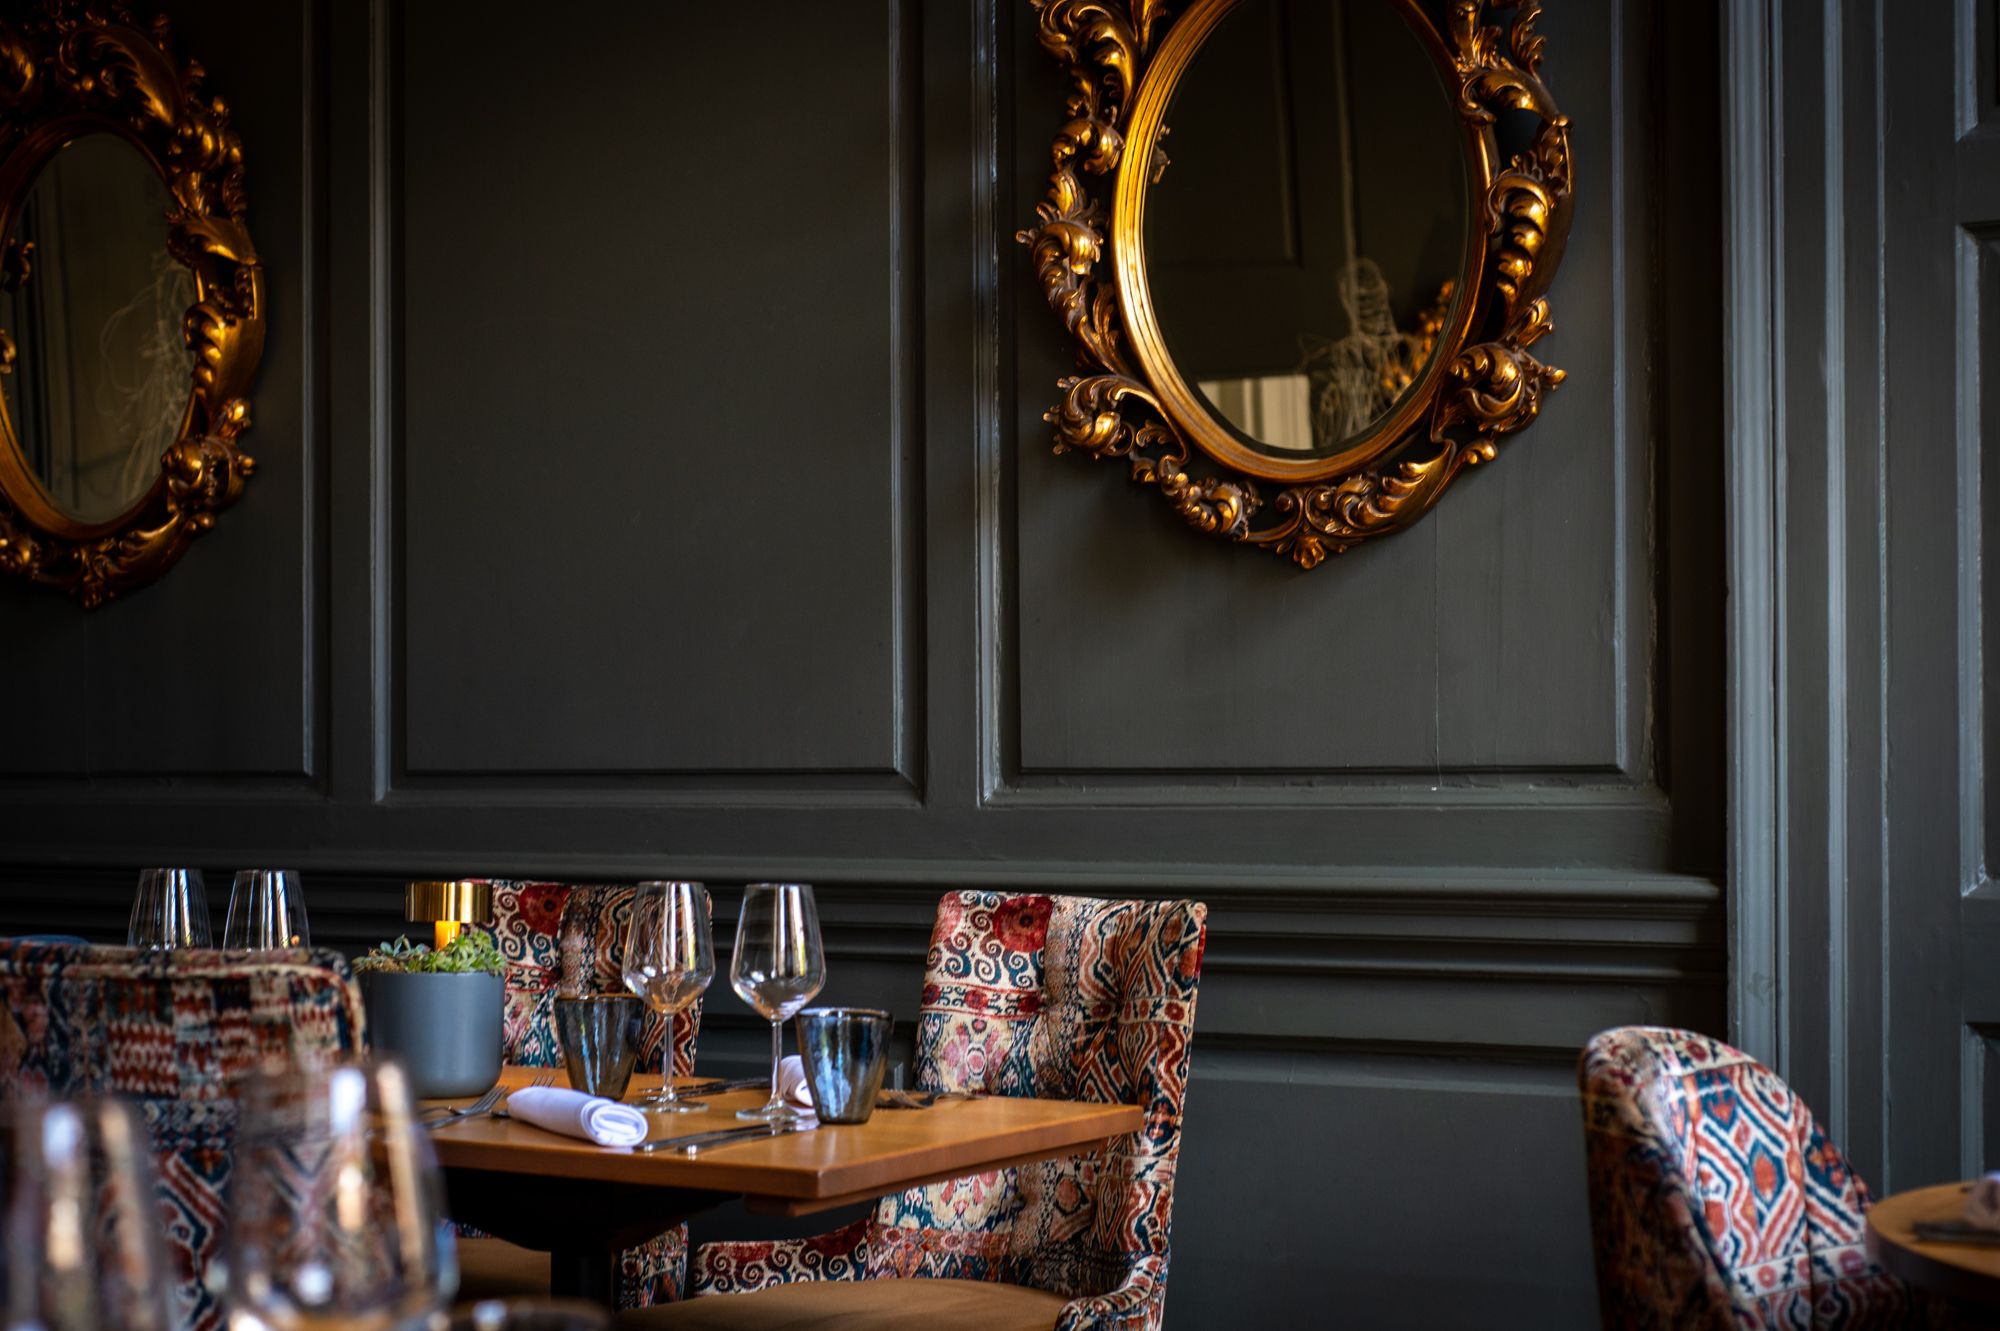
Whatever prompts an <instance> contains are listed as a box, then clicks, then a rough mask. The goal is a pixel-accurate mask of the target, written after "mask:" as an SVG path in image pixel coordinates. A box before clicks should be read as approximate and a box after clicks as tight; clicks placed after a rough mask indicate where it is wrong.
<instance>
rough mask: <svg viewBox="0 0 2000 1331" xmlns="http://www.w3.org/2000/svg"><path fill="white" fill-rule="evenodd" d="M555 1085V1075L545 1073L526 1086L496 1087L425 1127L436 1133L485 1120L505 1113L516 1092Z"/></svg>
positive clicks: (431, 1121) (426, 1124) (433, 1120)
mask: <svg viewBox="0 0 2000 1331" xmlns="http://www.w3.org/2000/svg"><path fill="white" fill-rule="evenodd" d="M555 1084H556V1077H555V1074H554V1073H553V1072H544V1073H540V1074H539V1075H537V1076H536V1077H535V1079H534V1080H533V1081H531V1082H529V1083H528V1084H527V1085H526V1086H511V1087H500V1086H496V1087H494V1088H493V1089H492V1090H490V1091H488V1092H487V1093H486V1094H484V1095H482V1096H480V1097H479V1098H478V1099H477V1100H474V1101H473V1102H472V1103H471V1104H469V1105H467V1106H466V1107H465V1108H464V1109H455V1110H453V1111H452V1112H451V1114H450V1116H449V1117H446V1118H442V1119H432V1120H430V1121H429V1122H427V1123H425V1124H424V1126H425V1127H427V1128H429V1129H430V1130H431V1131H433V1132H435V1131H437V1130H438V1129H439V1128H448V1127H450V1126H451V1125H452V1124H454V1123H463V1122H465V1121H466V1120H468V1119H474V1118H484V1117H485V1116H486V1115H488V1114H495V1115H497V1114H501V1113H504V1112H505V1111H504V1110H503V1109H502V1107H501V1106H502V1105H503V1103H504V1097H506V1096H509V1095H512V1094H513V1093H514V1092H515V1091H527V1090H539V1089H541V1088H542V1087H544V1086H553V1085H555ZM510 1117H511V1115H510Z"/></svg>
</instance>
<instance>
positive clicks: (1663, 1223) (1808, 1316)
mask: <svg viewBox="0 0 2000 1331" xmlns="http://www.w3.org/2000/svg"><path fill="white" fill-rule="evenodd" d="M1577 1081H1578V1085H1579V1089H1580V1090H1581V1091H1582V1094H1583V1115H1584V1141H1585V1147H1586V1152H1587V1162H1588V1168H1589V1176H1590V1220H1591V1234H1592V1238H1593V1240H1594V1242H1595V1245H1596V1249H1597V1289H1598V1300H1599V1303H1600V1305H1601V1307H1602V1309H1603V1315H1604V1325H1605V1326H1606V1327H1617V1328H1621V1329H1622V1328H1634V1329H1635V1331H1668V1329H1672V1331H1881V1329H1884V1328H1928V1327H1933V1326H1935V1327H1943V1326H1946V1325H1949V1321H1948V1318H1947V1317H1946V1315H1945V1314H1944V1311H1943V1310H1942V1309H1941V1308H1937V1307H1935V1306H1934V1305H1933V1304H1932V1302H1931V1301H1930V1300H1929V1299H1927V1298H1925V1297H1924V1296H1922V1295H1921V1294H1920V1293H1918V1292H1917V1291H1913V1290H1911V1289H1910V1288H1909V1287H1908V1286H1906V1285H1904V1284H1903V1283H1902V1282H1901V1281H1899V1280H1897V1279H1896V1278H1895V1277H1894V1276H1891V1275H1889V1274H1888V1273H1887V1272H1885V1271H1883V1270H1882V1269H1881V1268H1880V1267H1878V1266H1876V1265H1875V1264H1874V1263H1873V1262H1871V1261H1870V1260H1869V1259H1868V1255H1867V1253H1866V1252H1865V1251H1864V1250H1863V1248H1862V1224H1863V1220H1862V1218H1863V1216H1864V1214H1865V1213H1866V1212H1867V1210H1868V1189H1867V1187H1866V1185H1865V1184H1863V1183H1862V1181H1861V1180H1860V1179H1859V1178H1858V1177H1856V1176H1855V1174H1854V1173H1853V1171H1852V1170H1850V1169H1849V1168H1848V1165H1847V1160H1846V1158H1845V1157H1844V1156H1842V1155H1841V1153H1840V1152H1839V1151H1838V1150H1837V1149H1835V1147H1834V1146H1833V1144H1832V1143H1831V1142H1829V1141H1827V1139H1826V1136H1825V1134H1823V1133H1822V1132H1821V1131H1820V1128H1819V1124H1818V1123H1817V1122H1815V1121H1814V1119H1813V1116H1812V1112H1811V1111H1810V1110H1808V1109H1807V1108H1806V1106H1805V1104H1804V1103H1803V1102H1802V1101H1800V1099H1799V1098H1798V1097H1797V1096H1796V1095H1794V1094H1793V1093H1792V1090H1791V1088H1790V1087H1788V1086H1786V1085H1785V1083H1784V1082H1783V1081H1781V1080H1780V1079H1779V1078H1778V1077H1777V1075H1776V1074H1775V1073H1773V1072H1771V1071H1770V1070H1768V1069H1767V1068H1765V1067H1763V1066H1762V1065H1761V1064H1759V1063H1757V1062H1756V1061H1755V1060H1754V1059H1752V1058H1750V1057H1749V1056H1748V1055H1747V1054H1744V1053H1742V1052H1740V1051H1738V1050H1736V1049H1732V1048H1730V1047H1729V1046H1728V1045H1726V1044H1723V1043H1722V1042H1720V1041H1718V1040H1712V1039H1710V1038H1709V1037H1707V1036H1705V1035H1696V1034H1694V1033H1693V1032H1691V1031H1679V1030H1669V1029H1666V1028H1663V1027H1649V1026H1634V1027H1624V1028H1620V1029H1617V1030H1610V1031H1605V1032H1603V1033H1602V1034H1600V1035H1598V1036H1596V1037H1595V1038H1593V1039H1592V1040H1591V1042H1590V1044H1589V1046H1588V1047H1587V1048H1586V1049H1585V1050H1584V1052H1583V1057H1582V1060H1581V1062H1580V1063H1579V1066H1578V1069H1577Z"/></svg>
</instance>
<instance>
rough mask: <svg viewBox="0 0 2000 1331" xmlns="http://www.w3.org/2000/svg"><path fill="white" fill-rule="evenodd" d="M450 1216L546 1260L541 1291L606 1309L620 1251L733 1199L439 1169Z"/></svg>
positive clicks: (632, 1186) (720, 1195)
mask: <svg viewBox="0 0 2000 1331" xmlns="http://www.w3.org/2000/svg"><path fill="white" fill-rule="evenodd" d="M444 1181H445V1190H446V1192H447V1193H448V1194H449V1199H450V1211H451V1217H452V1219H454V1220H458V1221H460V1222H462V1223H464V1224H468V1225H471V1226H472V1227H474V1228H475V1229H482V1230H485V1231H486V1232H487V1233H488V1234H492V1235H494V1236H496V1237H498V1238H503V1239H506V1240H507V1241H508V1242H510V1243H518V1244H520V1245H521V1246H522V1247H525V1248H533V1249H535V1250H536V1251H538V1252H546V1253H548V1254H549V1292H550V1293H551V1294H554V1295H556V1296H557V1297H561V1298H579V1299H588V1300H590V1301H591V1302H593V1303H598V1304H601V1305H603V1306H605V1307H610V1306H612V1304H613V1302H614V1301H615V1300H616V1298H617V1294H618V1260H619V1254H620V1253H622V1252H623V1251H624V1250H625V1249H627V1248H631V1247H636V1246H638V1245H639V1244H642V1243H644V1242H646V1241H647V1240H648V1239H651V1238H653V1237H654V1236H655V1235H658V1234H663V1233H665V1232H666V1231H668V1230H670V1229H672V1228H673V1227H674V1226H675V1225H677V1224H679V1223H680V1222H682V1221H683V1220H686V1219H687V1218H688V1217H689V1216H690V1215H693V1214H695V1213H696V1212H698V1211H703V1210H706V1209H708V1208H709V1207H711V1206H715V1205H717V1204H719V1203H721V1202H724V1201H727V1200H729V1199H730V1197H731V1196H733V1194H730V1193H713V1192H693V1191H689V1190H686V1189H682V1188H654V1187H645V1186H642V1185H637V1184H628V1183H606V1182H599V1181H595V1180H590V1179H574V1178H563V1177H554V1176H545V1175H522V1174H510V1173H505V1172H500V1171H488V1170H477V1169H451V1168H447V1169H445V1170H444Z"/></svg>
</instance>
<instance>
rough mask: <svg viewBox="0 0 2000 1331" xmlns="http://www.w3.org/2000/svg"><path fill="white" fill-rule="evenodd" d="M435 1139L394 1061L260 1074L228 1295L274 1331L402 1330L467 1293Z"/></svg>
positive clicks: (241, 1150)
mask: <svg viewBox="0 0 2000 1331" xmlns="http://www.w3.org/2000/svg"><path fill="white" fill-rule="evenodd" d="M442 1198H443V1188H442V1185H441V1183H440V1181H439V1177H438V1171H437V1164H436V1161H435V1158H434V1157H433V1156H432V1154H431V1145H430V1138H429V1136H428V1134H427V1133H426V1132H425V1130H424V1128H423V1127H422V1126H421V1125H420V1124H419V1122H418V1121H417V1118H416V1115H415V1112H414V1100H413V1097H412V1095H411V1091H410V1083H409V1079H408V1078H407V1077H406V1076H405V1075H404V1073H403V1070H402V1069H401V1068H400V1067H398V1066H397V1065H396V1064H394V1063H381V1064H376V1065H374V1066H372V1067H369V1066H359V1065H353V1064H348V1065H341V1066H335V1067H330V1068H318V1069H312V1070H308V1071H303V1072H291V1073H286V1074H283V1075H280V1076H276V1077H263V1078H257V1079H254V1080H253V1081H252V1082H251V1083H250V1084H249V1085H248V1086H247V1087H246V1088H245V1092H244V1096H243V1107H242V1121H241V1127H240V1128H239V1130H238V1133H237V1145H236V1168H235V1173H234V1176H233V1177H232V1179H231V1181H230V1208H229V1210H230V1215H229V1246H228V1267H229V1300H230V1305H231V1308H232V1310H234V1311H236V1312H241V1313H248V1314H249V1315H250V1316H251V1317H253V1318H255V1319H256V1321H258V1322H259V1323H261V1324H263V1325H264V1326H267V1327H270V1328H273V1331H391V1329H392V1328H396V1327H403V1326H407V1325H415V1324H420V1323H421V1322H422V1321H423V1320H424V1319H425V1318H428V1317H429V1316H430V1315H431V1314H433V1313H435V1312H437V1311H438V1310H439V1309H441V1308H443V1307H444V1306H445V1304H446V1303H447V1302H449V1301H450V1298H451V1296H452V1294H453V1293H454V1292H455V1291H456V1290H457V1288H458V1261H457V1249H456V1247H455V1245H454V1242H453V1239H452V1236H451V1231H450V1228H449V1225H448V1224H447V1222H446V1220H445V1217H444V1208H443V1205H442Z"/></svg>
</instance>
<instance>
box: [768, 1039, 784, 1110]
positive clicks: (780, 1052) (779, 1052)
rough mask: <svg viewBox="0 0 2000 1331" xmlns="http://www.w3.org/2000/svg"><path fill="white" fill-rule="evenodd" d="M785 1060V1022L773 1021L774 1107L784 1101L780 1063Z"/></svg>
mask: <svg viewBox="0 0 2000 1331" xmlns="http://www.w3.org/2000/svg"><path fill="white" fill-rule="evenodd" d="M784 1061H785V1023H784V1022H783V1021H774V1022H772V1023H771V1104H772V1106H773V1107H776V1106H778V1105H781V1104H783V1103H784V1100H783V1098H782V1097H780V1096H779V1094H778V1065H779V1064H780V1063H782V1062H784Z"/></svg>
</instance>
